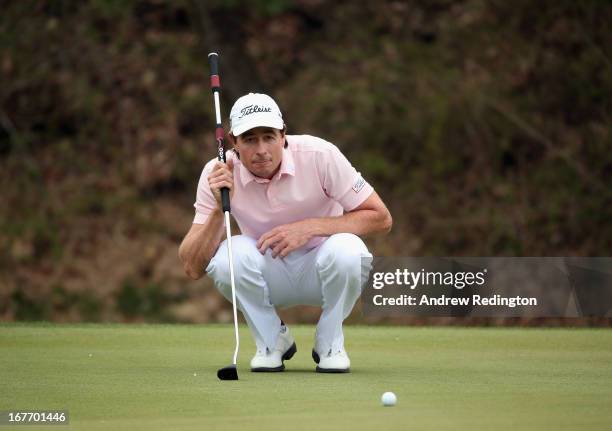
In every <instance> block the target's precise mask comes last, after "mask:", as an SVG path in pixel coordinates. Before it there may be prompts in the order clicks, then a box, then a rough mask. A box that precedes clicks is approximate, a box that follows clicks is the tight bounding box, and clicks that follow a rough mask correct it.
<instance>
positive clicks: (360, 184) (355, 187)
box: [353, 176, 365, 193]
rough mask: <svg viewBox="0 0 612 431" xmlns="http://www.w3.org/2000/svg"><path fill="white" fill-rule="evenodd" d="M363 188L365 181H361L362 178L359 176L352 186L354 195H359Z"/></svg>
mask: <svg viewBox="0 0 612 431" xmlns="http://www.w3.org/2000/svg"><path fill="white" fill-rule="evenodd" d="M363 186H365V180H364V179H363V177H361V176H359V177H358V178H357V180H356V181H355V184H353V190H354V191H355V193H359V191H360V190H361V189H362V188H363Z"/></svg>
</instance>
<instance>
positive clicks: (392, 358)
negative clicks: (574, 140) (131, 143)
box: [0, 324, 612, 431]
mask: <svg viewBox="0 0 612 431" xmlns="http://www.w3.org/2000/svg"><path fill="white" fill-rule="evenodd" d="M291 330H292V332H293V334H294V335H295V337H296V342H297V345H298V353H297V354H296V355H295V356H294V358H293V359H292V360H291V361H288V362H287V363H286V365H287V371H286V372H284V373H277V374H265V373H261V374H260V373H250V372H249V371H248V363H249V360H250V357H251V355H252V353H253V351H254V345H253V343H252V341H251V340H250V337H249V334H248V330H247V328H246V327H241V334H242V338H241V341H242V343H243V345H242V350H241V354H240V357H239V366H238V370H239V375H240V381H237V382H222V381H219V380H217V377H216V374H215V373H216V370H217V369H218V368H220V367H222V366H225V365H227V364H228V363H229V362H230V361H231V355H232V351H233V334H232V328H231V326H230V325H205V326H201V325H51V324H27V325H23V324H18V325H17V324H16V325H12V324H3V325H0V382H1V387H2V390H1V391H0V410H11V409H38V410H50V409H67V410H68V411H69V413H70V428H71V429H84V430H98V429H99V430H107V429H112V430H113V431H118V430H123V429H125V430H128V429H129V430H132V429H172V430H185V429H205V430H209V429H239V430H256V429H257V430H268V429H293V430H302V429H303V430H308V431H312V430H340V429H347V430H351V431H353V430H372V429H377V428H378V429H381V430H383V431H387V430H390V429H402V430H403V429H418V430H428V429H431V430H444V429H449V430H457V429H469V430H472V429H495V430H505V429H508V430H516V429H521V430H528V429H554V430H566V429H567V430H569V429H589V430H598V429H600V430H609V429H612V409H611V408H610V406H612V331H611V330H609V329H524V328H520V329H519V328H512V329H499V328H412V327H366V326H348V327H346V328H345V334H346V347H347V351H348V353H349V355H350V357H351V361H352V372H351V373H350V374H340V375H324V374H317V373H314V363H313V362H312V360H311V358H310V349H311V347H312V337H313V333H314V327H312V326H293V327H291ZM194 373H195V375H194ZM385 391H393V392H395V393H396V394H397V397H398V403H397V405H396V406H395V407H382V406H381V404H380V396H381V394H382V393H383V392H385ZM27 428H28V427H19V428H18V429H21V430H24V429H27ZM62 428H63V427H54V428H53V429H62ZM0 429H8V427H4V426H2V427H0Z"/></svg>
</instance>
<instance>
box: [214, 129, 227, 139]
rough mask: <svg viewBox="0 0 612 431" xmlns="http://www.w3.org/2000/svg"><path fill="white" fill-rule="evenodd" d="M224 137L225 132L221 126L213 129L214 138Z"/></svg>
mask: <svg viewBox="0 0 612 431" xmlns="http://www.w3.org/2000/svg"><path fill="white" fill-rule="evenodd" d="M224 137H225V133H224V132H223V127H217V128H216V129H215V139H223V138H224Z"/></svg>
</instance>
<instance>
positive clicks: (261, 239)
mask: <svg viewBox="0 0 612 431" xmlns="http://www.w3.org/2000/svg"><path fill="white" fill-rule="evenodd" d="M277 230H278V227H275V228H274V229H271V230H269V231H268V232H266V233H264V234H263V235H262V236H260V237H259V239H258V240H257V248H260V247H261V245H262V244H263V242H264V241H265V240H267V239H268V238H270V237H272V236H274V235H276V232H277Z"/></svg>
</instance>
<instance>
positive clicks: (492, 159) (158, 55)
mask: <svg viewBox="0 0 612 431" xmlns="http://www.w3.org/2000/svg"><path fill="white" fill-rule="evenodd" d="M610 22H612V4H611V2H609V1H604V0H582V1H579V2H577V1H572V0H556V1H552V0H551V1H541V2H537V3H534V2H532V1H527V0H516V1H512V2H507V1H496V0H491V1H484V0H482V1H480V0H465V1H448V0H434V1H424V0H418V1H410V2H404V1H377V2H345V1H339V2H335V1H325V0H294V1H290V0H268V1H265V0H257V1H252V2H239V1H230V0H225V1H220V0H217V1H206V2H205V1H201V2H197V1H192V2H190V1H184V0H179V1H173V2H164V1H158V0H131V1H118V0H106V1H103V0H89V1H78V2H77V1H60V0H56V1H53V0H47V1H17V0H13V1H3V2H2V14H0V190H1V192H0V320H31V319H34V320H37V319H49V320H54V321H79V320H86V321H100V320H109V321H120V320H121V321H124V320H128V321H131V320H147V321H190V322H191V321H197V322H206V321H226V320H227V319H228V318H231V314H230V313H229V312H228V309H227V307H225V306H224V304H223V300H222V298H221V297H220V295H218V294H217V293H216V291H214V289H212V288H211V286H210V283H209V282H208V280H203V281H198V282H190V281H188V280H187V279H186V278H185V277H184V276H183V274H182V269H181V266H180V264H179V262H178V258H177V247H178V244H179V243H180V241H181V239H182V237H183V235H184V233H185V232H186V231H187V229H188V228H189V226H190V223H191V219H192V216H193V209H192V204H193V201H194V197H195V189H196V185H197V180H198V178H199V175H200V172H201V169H202V167H203V165H204V163H205V162H206V161H207V160H209V159H210V158H212V157H213V156H214V153H215V152H214V142H213V127H212V125H213V113H212V100H211V97H210V93H209V87H208V77H207V75H208V66H207V62H206V53H207V52H208V51H211V50H217V51H218V52H219V53H220V54H221V61H222V64H221V73H222V79H223V84H224V93H223V95H224V101H223V110H224V112H226V113H227V112H228V111H229V107H230V105H231V103H232V102H233V100H234V99H235V98H236V97H238V96H240V95H241V94H244V93H246V92H249V91H266V92H269V93H270V94H271V95H273V96H274V97H275V98H276V99H277V100H278V102H279V104H280V105H281V108H282V109H283V111H284V112H285V117H286V121H287V123H288V125H289V129H290V133H296V134H299V133H310V134H315V135H319V136H321V137H324V138H326V139H328V140H330V141H332V142H334V143H336V144H337V145H338V146H339V147H340V148H341V149H342V150H343V151H344V152H345V153H346V154H347V155H348V157H349V158H350V159H351V160H352V161H353V163H354V164H355V165H356V166H357V167H358V169H359V170H361V171H362V173H363V175H364V176H365V177H366V178H367V179H368V180H369V181H370V182H371V183H373V184H374V186H375V187H376V189H377V191H378V192H379V194H381V195H382V197H383V198H384V200H385V201H386V202H387V203H388V205H389V207H390V209H391V211H392V214H393V215H394V221H395V225H394V230H393V232H392V234H391V235H389V236H387V237H385V238H382V239H371V240H368V241H369V245H370V247H371V248H372V250H373V251H374V253H375V254H378V255H438V256H443V255H446V256H447V255H472V256H485V255H499V256H503V255H508V256H540V255H548V256H561V255H569V256H605V255H609V250H610V246H611V245H612V225H611V224H610V220H612V189H611V187H610V185H609V184H610V176H611V175H612V151H610V150H611V148H612V146H611V145H610V144H611V143H612V142H611V139H612V137H611V135H610V125H611V116H612V109H611V103H612V102H611V101H612V52H611V46H612V45H611V44H610V41H611V40H612V30H611V29H612V27H611V26H610ZM315 314H316V313H315V311H314V310H312V309H308V308H304V309H298V310H296V311H294V312H293V313H292V314H291V316H292V318H293V319H295V320H312V318H313V317H314V316H315Z"/></svg>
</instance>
